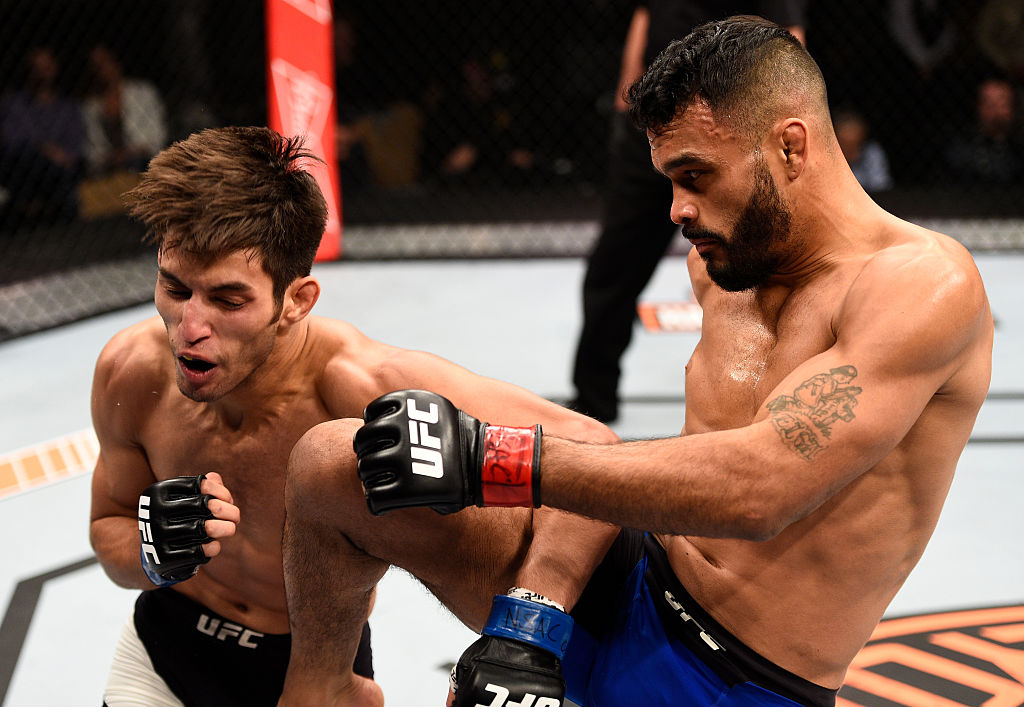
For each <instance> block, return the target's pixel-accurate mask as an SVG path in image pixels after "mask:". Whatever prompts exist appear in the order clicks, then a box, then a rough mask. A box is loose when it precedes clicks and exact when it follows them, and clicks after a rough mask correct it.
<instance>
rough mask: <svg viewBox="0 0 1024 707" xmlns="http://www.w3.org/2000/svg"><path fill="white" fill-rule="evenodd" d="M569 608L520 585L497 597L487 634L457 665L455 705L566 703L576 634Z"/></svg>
mask: <svg viewBox="0 0 1024 707" xmlns="http://www.w3.org/2000/svg"><path fill="white" fill-rule="evenodd" d="M572 628H573V621H572V617H571V616H569V615H568V614H567V613H565V610H564V608H563V607H561V606H559V605H558V604H556V603H555V602H553V601H551V600H550V599H547V598H545V597H543V596H540V595H538V594H535V593H533V592H530V591H528V590H525V589H521V588H519V587H513V588H512V589H510V590H509V593H508V594H507V595H504V596H503V595H498V596H496V597H494V602H493V604H492V605H491V615H490V617H488V619H487V624H486V625H485V626H484V630H483V631H482V632H481V633H482V634H483V635H482V636H481V637H480V638H479V639H477V640H476V642H475V643H473V644H472V645H471V646H470V647H469V648H467V649H466V650H465V652H464V653H463V654H462V657H460V658H459V662H458V663H457V664H456V666H455V668H454V669H453V670H452V675H451V691H452V693H453V694H454V697H455V699H454V701H451V702H450V704H451V705H452V707H475V706H476V705H531V707H561V704H562V700H563V698H564V697H565V680H564V679H563V678H562V664H561V660H562V658H563V657H564V656H565V649H566V647H567V646H568V645H569V638H570V637H571V636H572Z"/></svg>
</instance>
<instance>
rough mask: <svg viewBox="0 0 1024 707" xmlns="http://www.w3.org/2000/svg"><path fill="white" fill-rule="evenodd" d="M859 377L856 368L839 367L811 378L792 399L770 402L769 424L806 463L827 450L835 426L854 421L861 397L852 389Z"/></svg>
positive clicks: (858, 391)
mask: <svg viewBox="0 0 1024 707" xmlns="http://www.w3.org/2000/svg"><path fill="white" fill-rule="evenodd" d="M856 377H857V369H856V368H854V367H853V366H839V367H838V368H833V369H831V370H829V371H828V372H826V373H819V374H818V375H816V376H812V377H810V378H808V379H807V380H805V381H804V382H803V383H801V384H800V385H798V386H797V387H796V390H794V391H793V394H792V395H780V396H778V397H777V398H774V399H773V400H770V401H768V403H767V404H766V407H767V408H768V412H769V416H770V420H771V423H772V425H773V426H774V427H775V431H776V432H778V433H779V437H781V438H782V443H783V444H785V445H786V446H787V447H789V448H790V449H792V450H793V451H794V452H796V453H797V454H799V455H800V456H801V457H803V458H804V459H807V460H810V459H812V458H813V457H814V456H815V455H816V454H817V453H818V452H820V451H821V450H823V449H825V448H826V447H828V441H829V439H830V438H831V437H832V428H833V426H834V425H835V424H836V423H837V422H850V421H851V420H852V419H853V418H854V417H855V415H854V412H853V409H854V408H855V407H856V406H857V396H859V395H860V393H861V388H858V387H857V386H855V385H851V382H852V381H853V379H854V378H856Z"/></svg>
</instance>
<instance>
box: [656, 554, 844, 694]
mask: <svg viewBox="0 0 1024 707" xmlns="http://www.w3.org/2000/svg"><path fill="white" fill-rule="evenodd" d="M644 550H645V551H646V555H647V571H646V572H645V574H644V579H645V581H646V583H647V587H648V589H649V590H650V592H651V595H652V598H653V599H654V605H655V608H656V609H657V611H658V615H659V616H660V617H661V620H662V623H664V625H665V627H666V629H667V630H669V631H670V633H672V635H674V636H676V637H677V638H678V639H679V640H680V641H682V642H683V644H684V645H686V646H687V648H689V649H690V650H691V651H693V652H694V653H695V654H696V655H698V656H699V657H700V658H701V659H702V660H703V661H704V662H705V664H707V666H708V667H709V668H711V669H712V670H713V671H715V673H716V674H717V675H718V676H719V677H720V678H721V679H722V680H724V681H725V682H727V683H728V684H730V685H735V684H738V683H741V682H752V683H754V684H755V685H759V686H760V687H763V688H765V689H766V690H771V691H772V692H775V693H777V694H779V695H781V696H783V697H786V698H788V699H791V700H793V701H794V702H797V703H799V704H801V705H806V706H807V707H834V706H835V703H836V695H837V694H838V692H839V690H830V689H829V688H826V687H822V686H821V685H817V684H815V683H813V682H810V681H809V680H807V679H805V678H802V677H800V676H799V675H797V674H795V673H791V672H789V671H788V670H786V669H784V668H781V667H779V666H778V665H776V664H775V663H773V662H771V661H770V660H768V659H767V658H765V657H764V656H762V655H760V654H759V653H757V652H756V651H754V650H753V649H751V648H750V647H748V646H747V645H746V644H744V643H743V642H742V641H740V640H739V639H738V638H736V637H735V636H733V635H732V634H731V633H729V632H728V631H727V630H726V629H725V628H724V627H722V625H721V624H719V623H718V622H717V621H715V619H714V618H712V617H711V614H709V613H708V612H707V611H705V610H704V608H703V607H702V606H701V605H700V604H698V603H697V601H696V600H695V599H694V598H693V597H692V596H690V593H689V592H687V591H686V588H685V587H683V585H682V583H681V582H680V581H679V579H678V578H677V577H676V576H675V572H673V571H672V567H671V565H669V562H668V555H667V554H666V553H665V548H663V547H662V546H661V545H660V544H659V543H658V541H656V540H655V539H654V538H653V537H651V536H650V535H648V536H647V537H646V538H645V539H644Z"/></svg>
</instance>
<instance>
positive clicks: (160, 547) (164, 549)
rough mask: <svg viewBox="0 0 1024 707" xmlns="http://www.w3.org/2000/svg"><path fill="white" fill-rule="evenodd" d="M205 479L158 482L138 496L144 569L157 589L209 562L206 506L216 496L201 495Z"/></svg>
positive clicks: (207, 511)
mask: <svg viewBox="0 0 1024 707" xmlns="http://www.w3.org/2000/svg"><path fill="white" fill-rule="evenodd" d="M205 478H206V476H205V475H203V476H179V477H178V478H176V479H167V480H165V481H158V482H156V483H155V484H152V485H150V486H149V487H148V488H147V489H146V490H145V491H143V492H142V495H141V496H139V535H141V536H142V549H141V554H142V569H143V570H145V571H146V576H147V577H149V580H150V581H151V582H152V583H153V584H155V585H156V586H158V587H167V586H170V585H172V584H176V583H178V582H181V581H183V580H186V579H188V578H189V577H191V576H192V575H194V574H195V573H196V572H198V571H199V565H201V564H204V563H206V562H209V561H210V558H209V557H207V556H206V553H204V552H203V544H204V543H208V542H210V540H211V538H210V537H209V536H207V534H206V521H207V520H209V519H210V518H213V513H211V512H210V509H209V508H207V503H208V502H209V500H210V499H211V498H213V496H211V495H209V494H201V493H199V485H200V484H201V483H202V481H203V479H205Z"/></svg>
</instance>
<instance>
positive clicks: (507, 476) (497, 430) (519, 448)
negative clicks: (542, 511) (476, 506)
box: [480, 425, 541, 508]
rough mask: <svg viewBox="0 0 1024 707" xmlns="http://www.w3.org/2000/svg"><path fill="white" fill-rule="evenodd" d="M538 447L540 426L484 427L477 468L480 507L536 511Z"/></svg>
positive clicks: (538, 476)
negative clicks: (481, 450)
mask: <svg viewBox="0 0 1024 707" xmlns="http://www.w3.org/2000/svg"><path fill="white" fill-rule="evenodd" d="M540 447H541V427H540V425H535V426H533V427H505V426H503V425H487V426H486V427H485V429H484V433H483V457H482V464H481V465H480V501H481V504H480V505H483V506H499V507H504V508H512V507H522V506H525V507H526V508H530V507H533V508H539V507H540Z"/></svg>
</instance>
